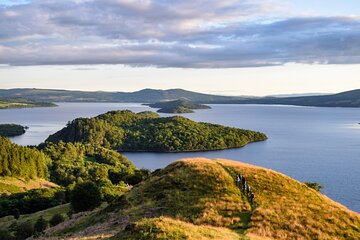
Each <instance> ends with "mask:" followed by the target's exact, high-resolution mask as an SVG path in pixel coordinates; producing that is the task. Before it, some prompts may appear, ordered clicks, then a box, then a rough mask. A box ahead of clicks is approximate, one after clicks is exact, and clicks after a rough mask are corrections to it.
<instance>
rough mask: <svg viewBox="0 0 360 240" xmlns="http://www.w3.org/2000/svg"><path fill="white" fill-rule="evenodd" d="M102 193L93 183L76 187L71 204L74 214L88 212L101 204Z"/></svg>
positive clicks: (85, 183)
mask: <svg viewBox="0 0 360 240" xmlns="http://www.w3.org/2000/svg"><path fill="white" fill-rule="evenodd" d="M101 199H102V197H101V192H100V189H99V187H98V186H96V184H95V183H93V182H89V181H88V182H83V183H78V184H76V185H75V187H74V189H73V191H72V192H71V197H70V204H71V207H72V209H73V210H74V212H82V211H88V210H92V209H94V208H96V207H97V206H99V205H100V204H101Z"/></svg>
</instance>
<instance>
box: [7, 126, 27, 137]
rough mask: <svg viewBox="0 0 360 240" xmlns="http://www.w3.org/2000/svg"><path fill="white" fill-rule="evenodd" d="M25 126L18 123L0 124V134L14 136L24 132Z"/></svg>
mask: <svg viewBox="0 0 360 240" xmlns="http://www.w3.org/2000/svg"><path fill="white" fill-rule="evenodd" d="M25 129H27V127H23V126H21V125H18V124H0V136H2V137H15V136H20V135H22V134H24V133H25Z"/></svg>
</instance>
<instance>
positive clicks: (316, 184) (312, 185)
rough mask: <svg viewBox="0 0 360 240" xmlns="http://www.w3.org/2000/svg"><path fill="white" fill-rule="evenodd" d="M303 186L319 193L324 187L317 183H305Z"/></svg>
mask: <svg viewBox="0 0 360 240" xmlns="http://www.w3.org/2000/svg"><path fill="white" fill-rule="evenodd" d="M305 185H306V186H308V187H309V188H312V189H315V190H316V191H318V192H320V191H321V189H323V188H324V187H323V186H321V185H320V184H319V183H317V182H305Z"/></svg>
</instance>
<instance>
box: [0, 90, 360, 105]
mask: <svg viewBox="0 0 360 240" xmlns="http://www.w3.org/2000/svg"><path fill="white" fill-rule="evenodd" d="M0 98H22V99H29V100H34V101H41V102H138V103H155V102H160V101H169V100H176V99H183V100H187V101H191V102H195V103H207V104H211V103H213V104H216V103H223V104H279V105H297V106H314V107H360V89H357V90H352V91H347V92H342V93H337V94H329V95H319V96H301V97H299V96H296V97H262V98H260V97H244V96H219V95H211V94H204V93H197V92H192V91H187V90H183V89H169V90H157V89H143V90H140V91H136V92H101V91H98V92H86V91H68V90H51V89H29V88H23V89H0Z"/></svg>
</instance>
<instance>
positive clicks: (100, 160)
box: [40, 141, 136, 186]
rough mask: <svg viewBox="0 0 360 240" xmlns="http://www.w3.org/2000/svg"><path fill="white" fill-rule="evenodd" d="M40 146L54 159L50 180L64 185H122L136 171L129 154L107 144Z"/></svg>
mask: <svg viewBox="0 0 360 240" xmlns="http://www.w3.org/2000/svg"><path fill="white" fill-rule="evenodd" d="M40 149H42V151H43V152H44V153H45V154H46V155H48V156H49V157H50V158H51V159H52V162H51V164H49V170H50V180H51V181H52V182H55V183H57V184H59V185H62V186H68V185H69V184H73V183H78V182H83V181H92V182H108V183H112V184H118V183H120V182H121V181H126V179H128V178H130V177H131V176H133V175H134V174H135V173H136V168H135V166H134V165H133V164H132V163H131V162H130V161H128V160H127V158H126V157H124V156H123V155H121V154H120V153H118V152H116V151H114V150H110V149H106V148H104V147H100V146H96V145H91V144H81V143H64V142H62V141H60V142H59V143H57V144H52V143H48V144H44V145H41V146H40Z"/></svg>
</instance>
